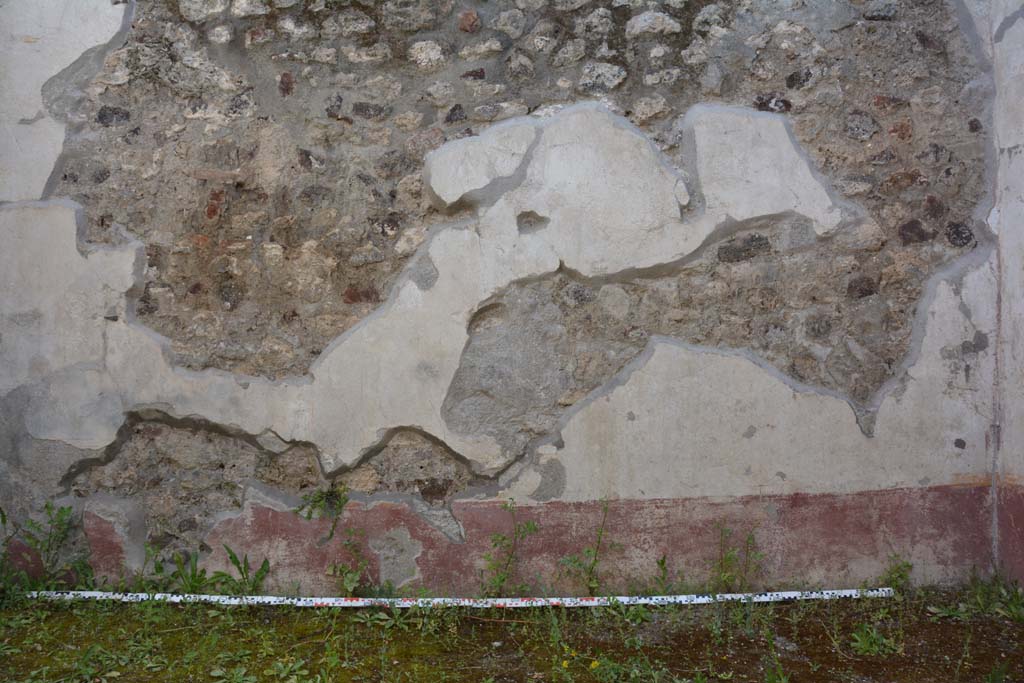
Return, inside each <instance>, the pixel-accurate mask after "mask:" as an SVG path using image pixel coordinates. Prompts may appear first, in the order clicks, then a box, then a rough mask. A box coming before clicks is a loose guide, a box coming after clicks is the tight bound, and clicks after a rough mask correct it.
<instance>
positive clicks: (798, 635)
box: [0, 581, 1024, 683]
mask: <svg viewBox="0 0 1024 683" xmlns="http://www.w3.org/2000/svg"><path fill="white" fill-rule="evenodd" d="M0 680H3V681H10V682H12V683H14V682H21V683H28V682H29V681H32V682H42V681H68V682H75V683H79V682H81V683H86V682H109V681H176V682H177V681H219V682H234V683H252V682H256V681H291V682H292V683H303V682H325V681H374V682H385V681H389V682H390V681H395V682H397V681H417V682H419V681H424V682H430V681H447V682H452V683H454V682H456V681H459V682H462V681H464V682H467V683H468V682H473V683H481V682H484V683H487V682H491V683H499V682H506V683H513V682H515V683H519V682H525V681H559V682H569V681H581V682H582V681H599V682H610V681H645V682H646V681H664V682H675V681H694V682H696V681H729V680H732V681H763V682H766V683H783V682H786V681H790V682H794V683H795V682H801V683H803V682H805V681H806V682H810V683H816V682H821V683H825V682H830V683H831V682H834V681H849V682H856V683H873V682H877V683H903V682H906V683H910V682H913V683H927V682H935V683H940V682H941V683H950V682H954V681H965V682H966V681H971V682H974V681H979V682H986V683H994V682H1010V681H1024V592H1022V591H1021V590H1020V589H1018V588H1013V587H1009V586H1007V585H1006V584H1003V583H999V582H981V581H977V582H974V583H972V584H971V585H969V586H965V587H962V588H960V589H958V590H955V591H954V590H937V589H923V590H917V591H912V592H911V591H907V592H904V593H902V594H900V595H899V596H898V597H896V598H892V599H864V600H845V601H834V602H802V603H789V604H775V605H753V604H718V605H711V606H701V607H679V608H675V607H668V608H663V607H661V608H657V609H648V608H642V607H625V606H615V607H609V608H598V609H586V610H584V609H578V610H569V609H562V608H551V609H528V610H490V611H484V610H476V611H469V610H454V609H434V610H429V611H427V610H418V609H414V610H406V611H402V612H390V611H374V610H310V609H297V608H280V607H274V608H255V607H253V608H224V607H213V606H209V605H189V606H168V605H159V604H141V605H118V604H111V603H105V604H101V603H77V604H47V603H41V602H24V603H20V604H18V605H16V606H13V607H8V608H5V609H3V610H0Z"/></svg>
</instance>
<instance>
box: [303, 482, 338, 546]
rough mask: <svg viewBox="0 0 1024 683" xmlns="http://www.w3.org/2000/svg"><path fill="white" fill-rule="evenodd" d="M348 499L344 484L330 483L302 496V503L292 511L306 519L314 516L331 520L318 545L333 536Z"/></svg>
mask: <svg viewBox="0 0 1024 683" xmlns="http://www.w3.org/2000/svg"><path fill="white" fill-rule="evenodd" d="M348 501H349V497H348V489H347V488H345V486H344V485H335V484H331V485H330V486H329V487H327V488H326V489H320V490H318V491H314V492H313V493H310V494H307V495H305V496H303V497H302V505H300V506H299V507H297V508H295V510H294V512H295V513H296V514H298V515H301V516H302V517H303V518H304V519H306V520H310V519H313V518H314V517H317V518H321V517H327V518H329V519H330V520H331V528H330V531H328V532H327V536H325V537H324V538H322V539H320V545H323V544H325V543H327V542H328V541H330V540H331V539H332V538H334V533H335V531H336V530H337V528H338V521H339V520H340V519H341V515H342V513H344V511H345V506H346V505H348Z"/></svg>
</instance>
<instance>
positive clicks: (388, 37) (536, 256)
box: [0, 0, 1024, 593]
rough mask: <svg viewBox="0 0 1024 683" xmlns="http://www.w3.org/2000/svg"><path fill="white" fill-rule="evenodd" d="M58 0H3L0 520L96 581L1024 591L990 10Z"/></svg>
mask: <svg viewBox="0 0 1024 683" xmlns="http://www.w3.org/2000/svg"><path fill="white" fill-rule="evenodd" d="M89 3H92V4H95V5H96V8H95V11H86V12H85V14H84V15H83V18H81V20H80V21H78V23H74V22H71V20H69V19H68V17H67V15H66V14H65V13H63V9H62V8H63V7H64V3H61V2H57V1H56V0H46V1H45V2H33V3H25V2H22V1H20V0H8V1H7V2H0V19H3V22H2V24H3V26H5V29H4V30H5V31H8V32H9V33H10V36H9V38H10V39H9V40H7V41H6V43H7V47H5V48H4V49H5V50H6V51H5V52H4V53H3V57H2V59H3V60H4V62H3V66H4V67H5V68H4V69H3V71H2V73H3V74H5V76H3V78H5V79H9V80H11V87H12V88H15V85H16V89H12V90H11V92H14V93H15V95H16V96H15V97H13V98H9V99H8V102H7V103H6V104H4V105H3V107H5V108H4V109H2V110H0V113H2V115H3V124H4V126H5V130H6V131H7V133H6V135H5V139H6V140H7V142H5V143H4V144H6V145H8V146H7V147H4V148H2V149H0V152H2V154H3V161H4V175H3V176H2V183H3V184H2V185H0V188H2V191H0V201H3V202H4V203H3V204H2V205H0V236H2V239H3V243H4V245H5V248H4V249H3V250H0V277H2V283H3V285H2V286H3V292H2V294H3V295H2V297H0V505H2V506H3V507H4V508H5V509H8V510H10V511H13V513H14V514H15V516H16V517H18V518H23V517H25V516H28V515H32V514H35V513H37V512H38V510H39V509H40V507H41V505H42V502H43V501H44V500H47V499H52V498H60V500H61V501H63V502H65V503H71V504H74V505H75V506H76V507H77V508H78V509H79V510H80V511H81V512H82V514H83V522H84V524H83V527H84V530H85V536H86V539H87V541H88V543H89V545H90V546H91V548H92V562H93V566H94V568H95V569H96V570H97V571H98V572H99V573H100V574H102V575H104V576H107V577H110V578H115V577H117V576H119V575H122V574H124V573H126V572H130V571H137V570H138V569H140V568H141V566H142V561H143V558H144V552H143V546H144V544H146V543H148V544H150V545H152V546H153V547H155V548H157V549H158V550H159V552H160V553H161V554H163V555H164V556H168V557H169V556H170V555H172V554H173V553H175V552H179V553H180V552H199V553H200V554H201V557H202V558H203V560H204V562H205V563H206V564H207V565H208V566H210V567H211V568H216V567H221V566H223V565H224V564H225V560H226V558H225V556H224V554H223V552H222V544H224V543H227V544H228V545H231V546H232V547H234V548H236V549H238V550H244V551H246V552H248V553H249V554H250V556H260V555H266V556H268V557H270V559H271V564H272V566H273V567H274V572H273V574H272V577H271V581H272V583H273V584H274V586H276V587H277V589H279V590H286V589H292V588H294V587H295V585H296V584H298V586H299V589H300V590H302V591H305V592H323V591H331V590H332V589H333V588H332V586H333V584H332V582H333V581H334V579H332V578H330V577H328V576H327V575H326V574H325V572H326V570H327V568H328V567H329V566H330V565H332V564H334V563H337V562H340V561H343V560H344V559H345V558H346V557H348V558H349V560H352V559H353V558H352V551H353V548H355V547H359V548H360V551H359V552H360V554H361V555H363V556H365V557H366V558H367V561H368V563H369V564H368V569H369V571H370V572H371V574H372V577H373V578H374V580H379V581H381V582H383V581H388V580H389V581H391V582H392V583H393V584H394V585H395V586H398V587H400V588H405V589H411V587H413V586H416V585H424V586H426V587H428V588H430V589H432V590H437V591H442V590H443V591H445V592H453V593H473V592H476V591H477V590H478V589H479V586H478V582H477V580H476V577H477V575H478V574H479V571H480V570H481V568H482V567H483V564H484V556H485V554H486V553H487V552H488V550H489V544H490V538H491V535H492V534H493V533H495V532H496V531H499V530H502V529H507V528H508V526H509V525H510V524H511V520H510V517H509V513H508V512H507V510H505V509H504V508H503V507H502V502H503V501H507V500H509V499H513V500H514V501H515V504H516V505H517V506H518V507H519V508H520V513H519V514H520V515H521V516H522V518H530V519H533V520H536V522H537V524H538V525H539V527H540V532H539V533H538V535H537V536H535V537H531V538H530V539H529V540H528V541H526V543H525V544H524V547H523V549H522V552H521V557H520V563H521V566H519V567H518V570H517V576H518V578H519V579H521V580H523V581H526V582H527V583H530V584H534V585H536V586H554V587H558V588H559V589H560V590H567V591H572V590H578V589H579V587H578V586H573V585H572V584H571V583H570V582H568V579H567V577H566V576H565V573H564V572H563V571H560V570H559V562H558V560H559V558H561V557H564V556H567V555H571V554H576V553H579V552H580V551H581V549H582V548H583V547H585V546H586V545H588V544H590V543H592V541H593V538H594V537H595V535H596V533H597V528H598V527H599V526H600V524H601V519H602V517H603V509H604V506H605V504H606V503H607V505H608V521H607V524H608V526H609V528H610V529H611V530H612V531H611V532H610V535H611V537H612V541H613V542H614V543H613V547H614V548H615V550H614V551H612V553H613V554H614V555H615V557H614V558H613V559H610V560H609V562H610V564H612V565H613V566H614V567H615V568H616V569H615V571H614V572H611V573H610V574H609V575H608V576H607V577H606V578H607V580H608V581H609V582H610V583H609V585H610V586H611V585H615V586H618V587H627V586H628V585H629V584H630V583H631V582H633V583H637V582H641V581H642V580H643V579H645V578H646V577H648V576H650V575H653V574H654V573H655V571H656V560H658V558H660V557H662V556H664V557H666V558H667V561H668V563H669V567H671V568H672V569H673V571H679V572H685V573H686V574H687V575H688V576H691V577H693V576H696V575H700V573H701V572H702V571H704V570H706V568H707V567H708V565H709V564H710V562H711V561H713V556H714V555H715V554H716V553H717V552H718V546H717V544H718V540H717V538H718V531H717V525H722V524H724V525H728V526H731V527H734V528H736V529H739V530H742V531H748V530H749V531H753V532H754V535H755V537H756V538H757V540H758V543H759V544H760V546H761V548H762V550H763V552H764V553H765V555H766V561H765V567H764V575H763V577H762V579H763V581H765V582H767V583H772V582H775V583H778V582H783V581H785V582H792V581H804V582H814V583H856V582H860V581H863V580H866V579H869V578H871V577H872V576H874V575H876V574H877V573H879V571H880V570H881V569H882V568H883V567H884V566H885V564H886V563H887V561H888V558H889V557H890V556H891V555H893V554H898V555H901V556H904V557H906V558H907V559H909V560H911V561H912V562H914V564H915V572H916V578H918V579H919V580H929V581H948V580H955V579H958V578H963V577H965V576H967V575H968V574H969V572H970V571H972V569H977V570H979V571H982V572H986V571H990V570H992V569H994V568H996V567H1004V568H1006V569H1008V570H1010V571H1011V572H1018V573H1019V572H1021V571H1024V540H1022V536H1024V488H1022V486H1021V482H1022V481H1024V459H1022V458H1024V456H1021V453H1022V451H1021V445H1020V444H1021V443H1022V441H1021V437H1020V436H1019V435H1017V434H1016V432H1015V431H1014V430H1015V429H1016V428H1017V427H1016V426H1015V425H1019V423H1020V421H1019V420H1015V419H1014V416H1015V415H1016V411H1017V410H1020V409H1021V406H1024V396H1021V395H1019V391H1018V390H1019V388H1020V387H1021V386H1024V383H1022V379H1024V378H1022V377H1021V368H1022V367H1024V366H1022V365H1021V362H1020V361H1019V360H1017V359H1018V358H1020V357H1022V355H1024V351H1022V350H1021V349H1020V348H1019V346H1020V344H1024V342H1022V341H1021V340H1022V339H1024V334H1022V331H1021V330H1019V329H1018V323H1017V322H1016V321H1018V320H1021V319H1024V318H1022V316H1021V315H1020V314H1021V313H1022V312H1021V311H1017V310H1016V307H1018V306H1020V304H1019V301H1020V300H1021V297H1020V292H1021V289H1022V287H1024V283H1021V282H1018V280H1019V279H1020V278H1019V275H1020V273H1021V272H1024V271H1022V269H1021V267H1020V265H1021V264H1020V263H1019V261H1020V260H1021V256H1020V254H1021V253H1022V250H1021V245H1017V244H1016V242H1015V241H1014V240H1016V239H1017V237H1015V235H1016V233H1017V232H1018V231H1016V230H1015V227H1017V226H1018V224H1019V223H1020V221H1021V220H1022V219H1024V215H1022V214H1024V203H1022V200H1021V195H1022V189H1024V188H1021V187H1020V180H1019V178H1021V177H1024V174H1022V173H1021V172H1020V169H1019V168H1018V166H1019V165H1020V158H1021V155H1020V153H1019V149H1018V148H1019V147H1020V145H1021V144H1024V140H1022V138H1024V133H1022V131H1021V125H1020V121H1021V117H1020V112H1021V109H1022V97H1021V95H1022V93H1021V86H1020V83H1021V82H1022V81H1021V71H1022V68H1024V67H1022V59H1024V47H1022V45H1024V39H1022V38H1024V35H1021V31H1022V30H1024V28H1022V27H1024V21H1018V18H1019V17H1020V15H1021V12H1020V11H1019V10H1017V9H1015V8H1013V7H1010V5H1012V3H1009V2H1007V3H1004V4H1006V5H1007V6H1006V7H1002V6H1001V5H1000V3H993V4H992V5H989V4H988V3H967V4H960V3H952V2H946V1H945V0H914V1H912V2H904V3H891V2H858V1H856V0H851V1H850V2H832V1H831V0H829V1H824V0H822V1H820V2H819V1H817V0H803V1H793V2H781V3H780V2H761V1H759V0H734V1H729V2H725V1H723V2H713V3H712V2H708V1H706V0H665V1H664V2H653V1H652V2H644V1H642V0H600V1H598V0H550V1H549V0H515V1H514V2H513V1H512V0H507V1H504V2H491V3H465V4H464V5H458V6H456V5H455V4H454V3H452V2H441V3H436V2H425V1H420V0H389V1H388V2H382V3H378V2H365V3H364V2H360V1H359V0H351V1H328V0H305V1H303V0H274V1H273V2H271V1H270V0H266V1H265V0H234V1H233V2H228V0H160V1H155V2H147V3H140V4H137V5H136V4H128V5H116V6H110V5H109V3H108V2H107V1H106V0H88V2H87V3H80V4H76V8H77V9H76V11H84V10H82V9H81V8H82V7H84V5H85V4H89ZM62 22H64V23H62ZM68 33H74V40H73V41H72V40H65V38H64V36H65V34H68ZM108 41H109V42H108ZM54 46H59V49H57V47H54ZM41 55H46V57H45V59H44V58H42V57H41ZM15 81H16V82H15ZM5 83H6V81H5ZM342 484H343V485H344V486H345V487H346V488H347V489H348V490H349V491H350V492H351V495H352V499H353V502H352V503H350V505H349V507H347V508H346V512H345V514H344V515H343V518H342V520H341V522H340V527H341V528H344V529H348V530H352V531H353V532H354V533H355V532H357V533H355V535H354V536H350V535H348V534H347V533H346V534H335V537H333V538H328V536H329V535H330V534H329V533H328V530H329V529H330V527H331V522H330V521H329V520H325V519H313V520H306V519H303V518H302V517H300V516H299V515H297V514H295V513H294V512H293V511H294V509H295V508H297V507H299V506H300V505H301V501H302V498H303V497H304V496H305V497H307V498H308V497H309V496H311V495H314V494H315V493H316V492H317V491H323V490H326V488H327V487H330V486H332V485H334V486H340V485H342ZM346 540H347V541H349V544H348V545H346V544H345V541H346ZM353 544H354V545H353ZM611 557H612V556H611V555H609V558H611Z"/></svg>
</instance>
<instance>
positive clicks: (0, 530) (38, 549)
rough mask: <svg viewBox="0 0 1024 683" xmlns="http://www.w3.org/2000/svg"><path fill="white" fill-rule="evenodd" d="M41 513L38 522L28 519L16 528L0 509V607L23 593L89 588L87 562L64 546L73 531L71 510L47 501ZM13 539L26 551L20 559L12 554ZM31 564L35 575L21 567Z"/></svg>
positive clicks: (90, 582) (90, 581) (89, 569)
mask: <svg viewBox="0 0 1024 683" xmlns="http://www.w3.org/2000/svg"><path fill="white" fill-rule="evenodd" d="M43 513H44V519H43V520H42V521H36V520H34V519H28V520H26V521H25V523H24V525H18V524H17V523H15V522H14V521H13V520H12V519H11V518H9V517H8V516H7V513H6V512H5V511H4V510H2V509H0V604H4V603H7V602H12V601H15V600H17V599H18V598H19V597H20V596H21V595H22V594H23V593H25V592H26V591H31V590H66V589H69V588H73V587H75V586H90V585H92V568H91V567H90V566H89V563H88V562H87V561H86V559H85V558H84V557H81V556H74V555H72V553H71V550H70V549H69V547H68V546H69V542H70V541H71V537H72V534H73V532H74V530H75V528H76V521H75V518H74V511H73V510H72V509H71V508H70V507H58V506H56V505H54V504H53V502H50V501H47V503H46V505H45V506H44V508H43ZM16 540H20V541H21V542H22V543H23V544H24V545H25V546H27V547H28V550H29V552H27V553H24V555H23V557H21V558H16V557H14V556H13V555H12V552H13V549H12V547H13V545H14V542H15V541H16ZM19 559H20V560H22V562H19V561H18V560H19ZM34 562H38V566H39V571H38V573H30V572H28V571H26V570H25V568H24V567H25V566H26V565H30V564H33V563H34ZM19 565H20V566H19Z"/></svg>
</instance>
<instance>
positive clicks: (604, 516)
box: [560, 501, 608, 596]
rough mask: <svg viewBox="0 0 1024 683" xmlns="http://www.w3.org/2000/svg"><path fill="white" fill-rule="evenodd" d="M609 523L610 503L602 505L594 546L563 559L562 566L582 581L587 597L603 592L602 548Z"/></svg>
mask: <svg viewBox="0 0 1024 683" xmlns="http://www.w3.org/2000/svg"><path fill="white" fill-rule="evenodd" d="M607 523H608V501H602V503H601V524H600V525H599V526H598V527H597V538H596V539H595V541H594V545H592V546H588V547H586V548H584V549H583V553H582V556H581V555H569V556H568V557H563V558H562V559H561V561H560V564H561V565H562V566H563V567H565V568H566V570H567V571H568V573H569V575H570V576H572V577H573V578H575V579H577V580H579V581H580V583H582V584H583V587H584V588H585V589H586V591H587V595H590V596H595V595H598V594H599V592H600V590H601V577H600V574H599V563H600V561H601V546H602V544H603V543H604V532H605V528H606V524H607Z"/></svg>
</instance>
